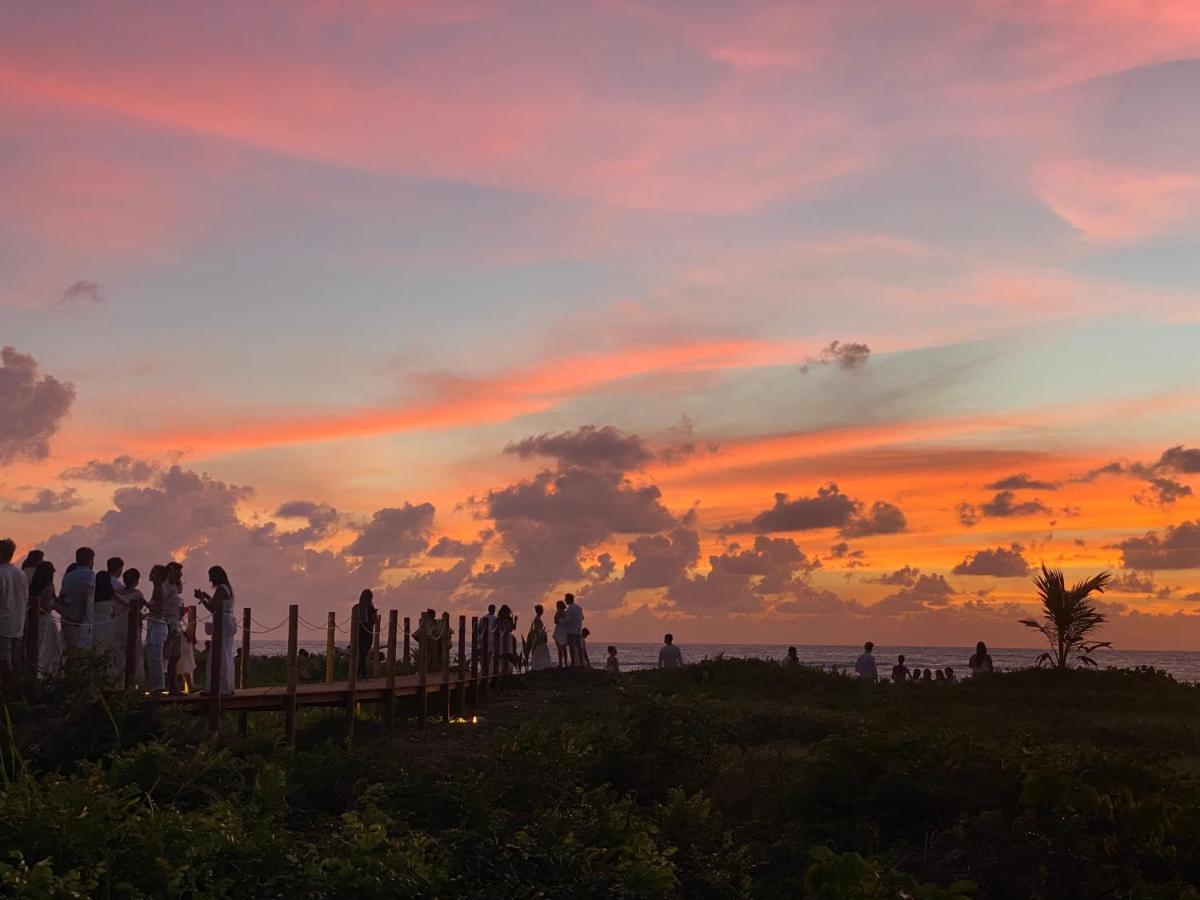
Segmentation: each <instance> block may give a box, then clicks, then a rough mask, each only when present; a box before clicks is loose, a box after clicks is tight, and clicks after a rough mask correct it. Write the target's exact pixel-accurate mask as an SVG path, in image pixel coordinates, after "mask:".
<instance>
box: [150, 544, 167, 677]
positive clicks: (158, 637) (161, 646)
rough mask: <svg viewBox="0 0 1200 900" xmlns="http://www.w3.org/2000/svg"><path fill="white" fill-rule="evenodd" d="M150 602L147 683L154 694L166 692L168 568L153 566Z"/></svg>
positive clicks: (151, 570)
mask: <svg viewBox="0 0 1200 900" xmlns="http://www.w3.org/2000/svg"><path fill="white" fill-rule="evenodd" d="M148 577H149V579H150V585H151V591H150V602H149V604H147V610H146V645H145V650H144V653H145V657H146V681H147V687H148V688H149V689H150V691H151V692H152V693H162V692H163V691H164V690H166V677H165V676H164V674H163V658H164V656H165V655H166V646H167V632H168V627H167V613H166V592H165V591H164V589H163V586H164V584H165V583H166V580H167V567H166V566H151V567H150V575H149V576H148Z"/></svg>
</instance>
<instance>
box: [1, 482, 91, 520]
mask: <svg viewBox="0 0 1200 900" xmlns="http://www.w3.org/2000/svg"><path fill="white" fill-rule="evenodd" d="M82 505H83V498H81V497H80V496H79V494H78V492H76V490H75V488H72V487H69V488H64V489H63V490H61V491H55V490H51V489H50V488H40V489H37V490H36V492H35V493H34V496H33V499H32V500H26V501H24V502H22V503H9V504H7V505H6V506H5V507H4V509H5V510H6V511H7V512H12V513H21V514H27V513H45V512H62V511H64V510H68V509H74V508H75V507H77V506H82Z"/></svg>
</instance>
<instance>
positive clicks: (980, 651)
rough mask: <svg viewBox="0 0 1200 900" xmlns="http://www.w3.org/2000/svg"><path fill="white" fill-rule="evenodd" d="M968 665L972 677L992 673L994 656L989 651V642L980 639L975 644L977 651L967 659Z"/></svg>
mask: <svg viewBox="0 0 1200 900" xmlns="http://www.w3.org/2000/svg"><path fill="white" fill-rule="evenodd" d="M967 665H968V666H969V667H970V669H971V677H972V678H976V677H978V676H980V675H991V674H992V671H993V669H992V657H991V655H990V654H989V653H988V648H987V644H985V643H984V642H983V641H980V642H979V643H978V644H976V645H975V652H974V653H973V654H971V658H970V659H969V660H967Z"/></svg>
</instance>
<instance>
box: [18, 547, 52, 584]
mask: <svg viewBox="0 0 1200 900" xmlns="http://www.w3.org/2000/svg"><path fill="white" fill-rule="evenodd" d="M45 558H46V554H45V553H43V552H42V551H41V550H30V551H29V553H28V554H26V556H25V562H23V563H21V571H22V572H24V573H25V580H26V581H28V582H29V583H30V584H32V583H33V573H34V572H36V571H37V567H38V564H39V563H41V562H42V561H43V560H45Z"/></svg>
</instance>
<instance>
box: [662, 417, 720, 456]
mask: <svg viewBox="0 0 1200 900" xmlns="http://www.w3.org/2000/svg"><path fill="white" fill-rule="evenodd" d="M664 437H665V441H664V443H663V444H662V446H660V447H659V448H658V449H657V451H656V452H655V456H656V457H657V459H658V461H659V462H661V463H663V464H665V465H668V466H677V465H680V464H681V463H685V462H687V461H688V460H689V459H691V458H692V457H693V456H695V455H696V454H698V453H701V452H703V451H707V452H708V453H716V452H717V450H718V449H720V447H719V446H718V444H716V443H715V442H709V443H707V444H705V445H703V446H700V445H699V444H698V443H697V441H696V429H695V426H694V425H693V424H692V420H691V419H689V418H688V417H687V416H680V417H679V421H678V422H677V423H675V424H674V425H672V426H671V427H670V428H668V429H667V431H666V434H665V436H664Z"/></svg>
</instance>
